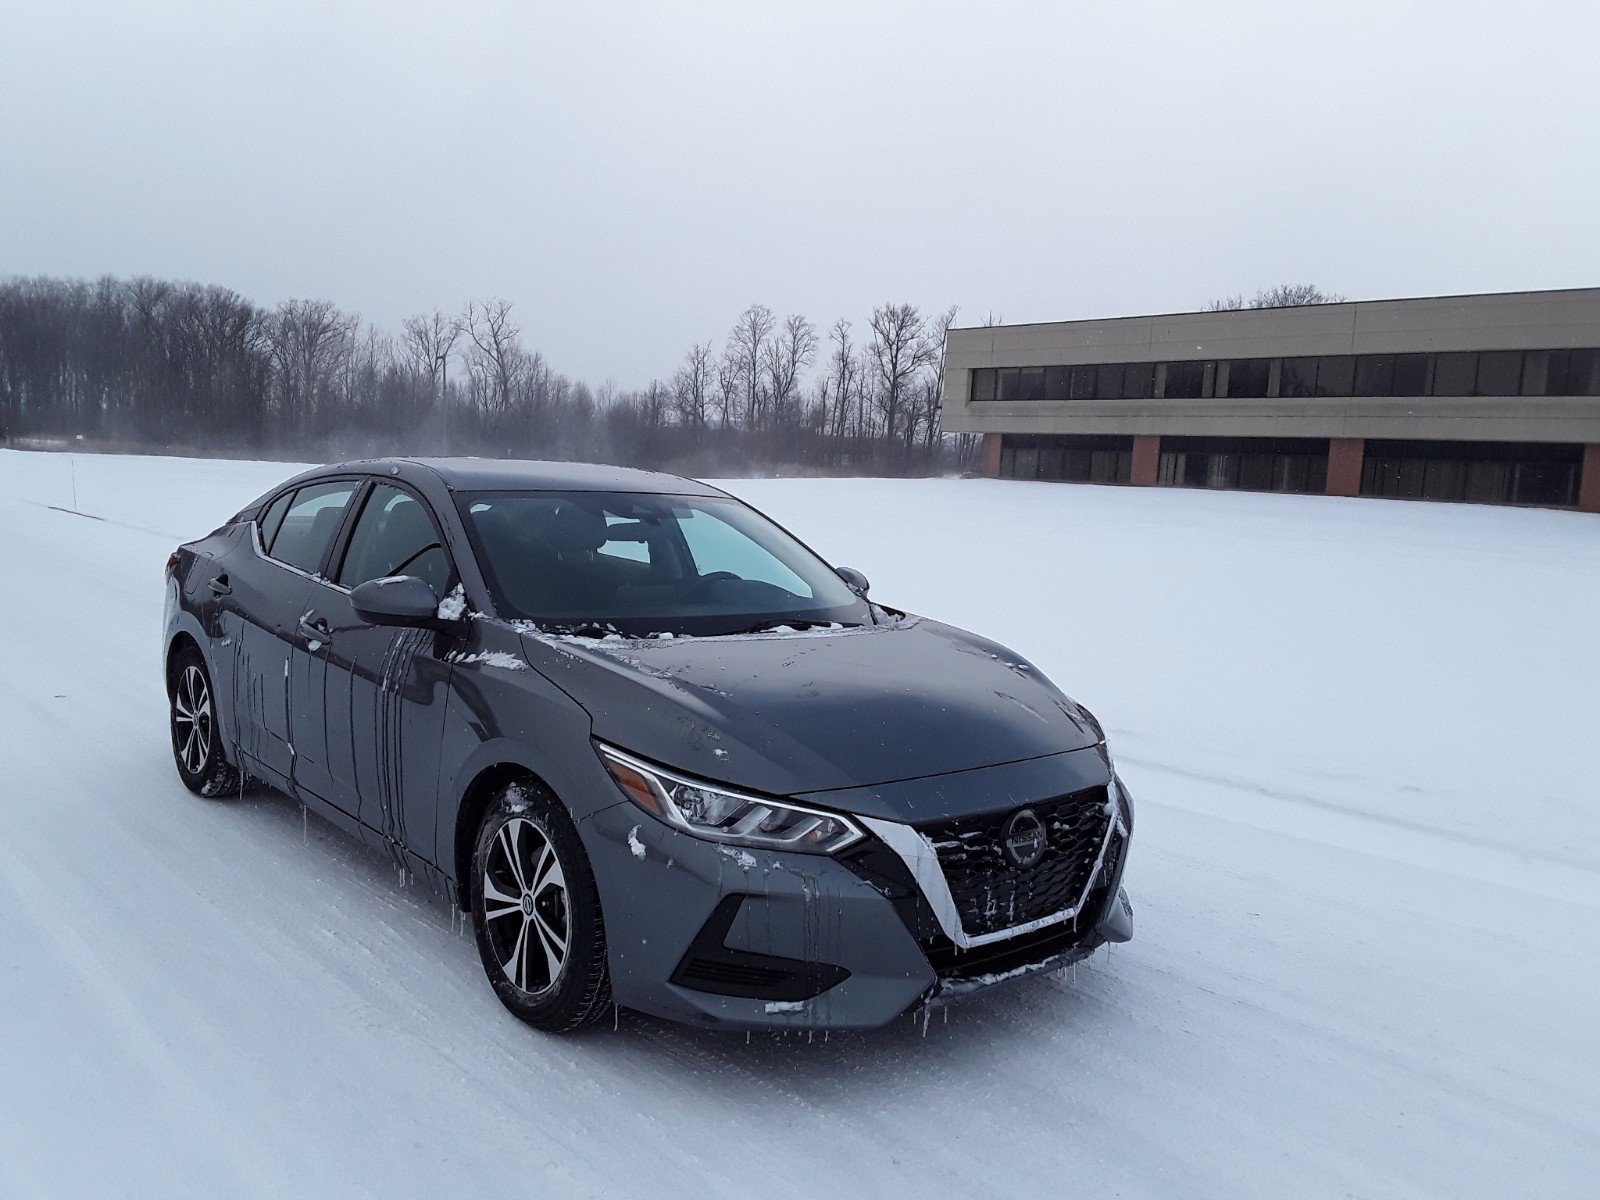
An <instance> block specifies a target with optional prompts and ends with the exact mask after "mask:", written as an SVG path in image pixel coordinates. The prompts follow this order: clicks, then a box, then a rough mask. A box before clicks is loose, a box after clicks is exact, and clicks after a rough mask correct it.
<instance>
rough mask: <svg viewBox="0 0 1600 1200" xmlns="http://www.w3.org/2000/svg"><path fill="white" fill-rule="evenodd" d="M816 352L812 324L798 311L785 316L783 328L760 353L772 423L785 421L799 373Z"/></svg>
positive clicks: (794, 395) (776, 423) (787, 420)
mask: <svg viewBox="0 0 1600 1200" xmlns="http://www.w3.org/2000/svg"><path fill="white" fill-rule="evenodd" d="M816 355H817V331H816V328H815V326H813V325H812V324H811V322H810V321H808V320H806V319H805V317H803V316H800V315H799V314H798V313H796V314H793V315H791V316H789V317H786V318H785V319H784V322H783V328H782V329H781V330H779V331H778V333H777V336H775V337H773V338H772V339H771V340H770V341H769V342H768V343H767V346H766V349H765V351H764V352H763V353H762V356H761V357H762V366H763V368H764V374H765V376H766V393H767V403H768V405H769V406H770V411H771V418H772V423H773V424H774V425H778V426H782V425H785V424H787V423H789V416H790V413H789V409H790V408H791V407H793V405H794V402H795V401H796V399H797V397H798V394H799V387H800V372H801V371H802V370H804V369H805V368H806V367H808V366H810V365H811V360H812V359H813V358H815V357H816Z"/></svg>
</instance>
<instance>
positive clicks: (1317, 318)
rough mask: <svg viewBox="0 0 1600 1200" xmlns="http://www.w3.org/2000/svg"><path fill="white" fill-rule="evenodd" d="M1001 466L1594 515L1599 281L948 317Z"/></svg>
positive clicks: (952, 342)
mask: <svg viewBox="0 0 1600 1200" xmlns="http://www.w3.org/2000/svg"><path fill="white" fill-rule="evenodd" d="M945 368H946V369H945V397H944V403H945V408H944V428H945V429H946V430H947V431H949V432H952V433H979V434H982V435H983V463H984V470H985V472H986V473H987V474H990V475H996V476H1000V477H1003V478H1009V479H1055V480H1066V481H1075V482H1089V483H1126V484H1142V485H1146V486H1169V487H1208V488H1244V489H1250V490H1259V491H1279V492H1325V493H1327V494H1328V495H1332V496H1386V497H1398V498H1412V499H1424V500H1465V501H1475V502H1479V503H1489V504H1533V505H1544V506H1550V507H1558V508H1578V509H1582V510H1583V511H1585V512H1600V288H1582V289H1574V290H1569V291H1545V292H1507V293H1501V294H1496V295H1480V296H1442V297H1430V298H1427V299H1413V300H1374V301H1355V302H1351V303H1342V304H1316V305H1306V306H1303V307H1298V308H1264V309H1243V310H1234V311H1225V312H1197V313H1175V314H1171V315H1167V316H1149V317H1120V318H1115V319H1110V320H1092V321H1059V322H1052V323H1048V324H1038V325H995V326H985V327H982V328H976V329H952V330H951V331H950V334H949V340H948V342H947V344H946V360H945Z"/></svg>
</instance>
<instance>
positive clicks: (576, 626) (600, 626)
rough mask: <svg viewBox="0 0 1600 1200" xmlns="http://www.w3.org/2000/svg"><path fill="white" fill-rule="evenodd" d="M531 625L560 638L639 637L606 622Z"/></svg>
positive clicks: (539, 623)
mask: <svg viewBox="0 0 1600 1200" xmlns="http://www.w3.org/2000/svg"><path fill="white" fill-rule="evenodd" d="M530 623H531V624H533V625H535V626H536V627H537V628H538V630H539V632H540V633H551V634H556V635H557V636H560V637H581V638H595V639H596V640H599V639H600V638H607V637H610V636H611V635H612V634H615V635H616V636H617V637H624V638H630V639H633V640H637V639H638V637H639V635H638V634H636V633H628V632H626V631H624V630H621V629H618V628H617V627H616V626H615V625H612V624H611V623H609V622H606V621H573V622H569V623H567V624H565V625H556V624H546V623H544V622H542V621H539V622H530Z"/></svg>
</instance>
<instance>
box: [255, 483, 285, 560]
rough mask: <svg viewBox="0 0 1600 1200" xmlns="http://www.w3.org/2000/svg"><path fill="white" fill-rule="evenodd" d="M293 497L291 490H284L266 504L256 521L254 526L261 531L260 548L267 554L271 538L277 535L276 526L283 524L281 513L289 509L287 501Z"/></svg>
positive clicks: (270, 546)
mask: <svg viewBox="0 0 1600 1200" xmlns="http://www.w3.org/2000/svg"><path fill="white" fill-rule="evenodd" d="M293 499H294V493H293V492H285V493H284V494H283V495H281V496H279V497H278V498H277V499H276V500H274V501H273V502H272V503H271V504H269V505H267V511H266V512H264V513H262V514H261V518H260V519H259V520H258V521H257V522H256V528H257V529H258V530H260V532H261V548H262V549H263V550H265V551H266V552H267V553H269V554H270V553H271V552H272V539H273V538H275V537H276V536H277V535H278V526H279V525H282V524H283V514H284V513H286V512H288V511H289V501H291V500H293Z"/></svg>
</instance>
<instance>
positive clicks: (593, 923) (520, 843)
mask: <svg viewBox="0 0 1600 1200" xmlns="http://www.w3.org/2000/svg"><path fill="white" fill-rule="evenodd" d="M471 895H472V916H473V928H474V932H475V933H476V936H477V942H478V955H479V957H480V958H482V960H483V969H484V971H485V972H486V973H487V974H488V976H489V982H490V984H491V985H492V986H493V987H494V991H495V995H497V996H499V997H500V1002H501V1003H502V1004H504V1005H505V1006H506V1007H507V1008H508V1009H510V1010H511V1012H512V1013H514V1014H515V1015H516V1016H518V1017H520V1018H521V1019H522V1020H524V1021H526V1022H528V1024H530V1025H533V1026H535V1027H536V1028H538V1029H543V1030H546V1031H547V1032H550V1033H565V1032H567V1031H569V1030H573V1029H578V1028H581V1027H582V1026H584V1025H589V1024H592V1023H593V1022H594V1021H596V1020H598V1019H599V1018H600V1017H602V1016H604V1015H605V1013H606V1012H607V1011H608V1010H609V1009H610V1008H611V976H610V973H609V972H608V971H607V969H606V939H605V928H604V926H603V924H602V922H601V919H600V896H599V893H598V891H597V889H596V888H595V882H594V873H593V872H592V871H591V870H590V869H589V859H588V856H587V855H586V854H584V852H583V843H582V842H580V841H579V840H578V831H577V829H576V828H575V827H574V826H573V824H572V819H571V817H569V816H568V815H567V810H566V808H565V806H563V805H562V804H561V802H560V801H559V800H557V799H556V798H555V796H553V795H552V794H551V793H550V792H549V791H547V790H546V789H544V788H543V787H540V786H539V785H537V784H535V783H532V782H531V781H530V782H525V783H510V784H507V785H506V786H505V787H504V788H502V789H501V790H500V792H499V793H498V794H497V795H496V796H495V798H494V799H493V800H492V801H490V803H489V808H488V811H486V812H485V813H484V817H483V824H482V825H481V826H480V827H479V829H478V840H477V845H476V848H475V850H474V852H473V856H472V879H471Z"/></svg>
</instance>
